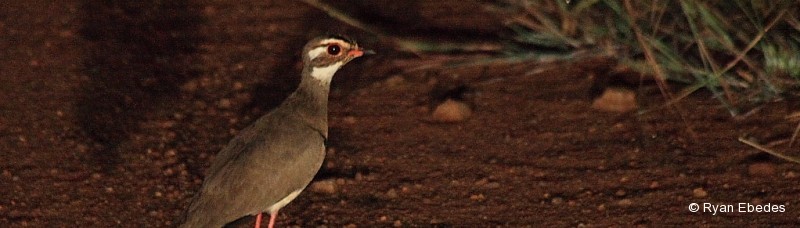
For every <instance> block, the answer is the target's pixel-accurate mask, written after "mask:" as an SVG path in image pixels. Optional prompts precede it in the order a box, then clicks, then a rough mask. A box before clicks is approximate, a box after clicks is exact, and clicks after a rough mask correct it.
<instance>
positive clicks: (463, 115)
mask: <svg viewBox="0 0 800 228" xmlns="http://www.w3.org/2000/svg"><path fill="white" fill-rule="evenodd" d="M470 116H472V109H470V107H469V105H467V104H466V103H464V102H461V101H456V100H452V99H447V100H446V101H444V102H442V103H441V104H439V106H436V109H434V110H433V114H432V118H433V120H434V121H436V122H441V123H455V122H461V121H464V120H466V119H467V118H469V117H470Z"/></svg>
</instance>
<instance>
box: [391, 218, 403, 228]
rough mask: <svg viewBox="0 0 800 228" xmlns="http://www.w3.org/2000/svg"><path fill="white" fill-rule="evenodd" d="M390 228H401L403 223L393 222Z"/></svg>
mask: <svg viewBox="0 0 800 228" xmlns="http://www.w3.org/2000/svg"><path fill="white" fill-rule="evenodd" d="M392 226H394V227H402V226H403V222H400V220H394V223H392Z"/></svg>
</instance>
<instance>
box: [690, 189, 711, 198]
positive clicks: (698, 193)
mask: <svg viewBox="0 0 800 228" xmlns="http://www.w3.org/2000/svg"><path fill="white" fill-rule="evenodd" d="M692 196H694V198H706V197H707V196H708V192H706V190H703V188H695V189H694V190H692Z"/></svg>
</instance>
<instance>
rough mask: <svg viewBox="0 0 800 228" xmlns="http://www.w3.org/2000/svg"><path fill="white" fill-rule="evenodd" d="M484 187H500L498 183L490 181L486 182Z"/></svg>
mask: <svg viewBox="0 0 800 228" xmlns="http://www.w3.org/2000/svg"><path fill="white" fill-rule="evenodd" d="M486 187H487V188H500V183H497V182H491V183H488V184H486Z"/></svg>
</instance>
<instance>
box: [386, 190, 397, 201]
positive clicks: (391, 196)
mask: <svg viewBox="0 0 800 228" xmlns="http://www.w3.org/2000/svg"><path fill="white" fill-rule="evenodd" d="M386 197H387V198H389V199H396V198H397V197H398V194H397V190H395V189H394V188H392V189H389V191H386Z"/></svg>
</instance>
